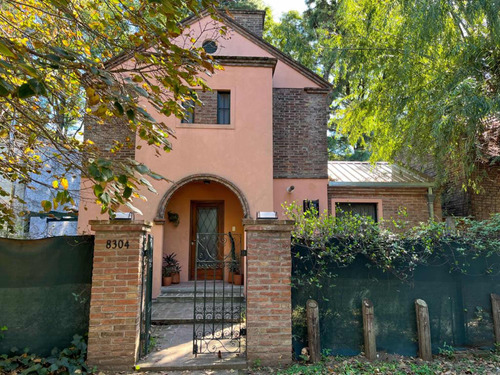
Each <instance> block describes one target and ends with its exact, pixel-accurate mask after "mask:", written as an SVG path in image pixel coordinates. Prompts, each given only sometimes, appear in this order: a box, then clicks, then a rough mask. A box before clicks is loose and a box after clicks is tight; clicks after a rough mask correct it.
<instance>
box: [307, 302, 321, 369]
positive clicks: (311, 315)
mask: <svg viewBox="0 0 500 375" xmlns="http://www.w3.org/2000/svg"><path fill="white" fill-rule="evenodd" d="M306 307H307V308H306V315H307V338H308V341H309V353H310V355H311V362H312V363H316V362H319V361H320V360H321V344H320V337H319V308H318V303H317V302H316V301H315V300H312V299H310V300H308V301H307V303H306Z"/></svg>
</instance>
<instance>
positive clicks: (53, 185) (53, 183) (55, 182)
mask: <svg viewBox="0 0 500 375" xmlns="http://www.w3.org/2000/svg"><path fill="white" fill-rule="evenodd" d="M52 187H53V188H54V189H57V188H58V187H59V182H58V181H57V180H54V181H52Z"/></svg>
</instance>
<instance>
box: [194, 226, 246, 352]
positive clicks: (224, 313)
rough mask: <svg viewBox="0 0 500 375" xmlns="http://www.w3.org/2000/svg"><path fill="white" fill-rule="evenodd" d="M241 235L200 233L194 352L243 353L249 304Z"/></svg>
mask: <svg viewBox="0 0 500 375" xmlns="http://www.w3.org/2000/svg"><path fill="white" fill-rule="evenodd" d="M244 255H245V252H244V251H242V250H241V235H240V234H234V233H231V232H229V233H227V234H226V233H198V234H197V236H196V257H195V260H196V261H195V272H194V278H195V281H194V323H193V354H194V355H198V354H217V355H218V356H219V357H220V356H221V355H222V353H242V352H243V351H244V342H243V341H242V336H245V335H246V326H245V322H246V320H245V314H246V304H245V298H244V294H243V285H242V282H241V283H239V280H240V279H242V276H241V275H242V274H243V272H241V271H242V267H243V262H242V256H244Z"/></svg>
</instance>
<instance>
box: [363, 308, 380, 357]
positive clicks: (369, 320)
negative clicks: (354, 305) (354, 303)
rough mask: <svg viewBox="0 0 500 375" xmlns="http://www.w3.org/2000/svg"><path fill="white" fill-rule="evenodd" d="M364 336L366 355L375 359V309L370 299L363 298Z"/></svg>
mask: <svg viewBox="0 0 500 375" xmlns="http://www.w3.org/2000/svg"><path fill="white" fill-rule="evenodd" d="M362 311H363V336H364V338H365V356H366V358H367V359H368V360H370V361H373V360H375V359H376V358H377V344H376V342H375V327H374V318H375V316H374V310H373V303H372V301H370V300H369V299H367V298H365V299H364V300H363V307H362Z"/></svg>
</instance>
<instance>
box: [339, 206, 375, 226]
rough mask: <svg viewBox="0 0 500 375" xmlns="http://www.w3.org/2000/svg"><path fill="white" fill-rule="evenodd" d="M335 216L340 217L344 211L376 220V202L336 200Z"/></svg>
mask: <svg viewBox="0 0 500 375" xmlns="http://www.w3.org/2000/svg"><path fill="white" fill-rule="evenodd" d="M335 207H336V216H338V217H342V216H344V214H345V213H346V212H350V213H352V214H353V215H359V216H366V217H371V218H372V219H373V221H375V222H377V221H378V215H377V203H364V202H363V203H348V202H345V203H344V202H337V203H336V204H335Z"/></svg>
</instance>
